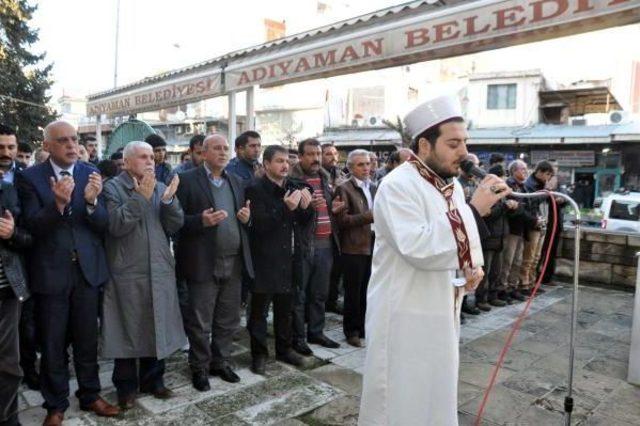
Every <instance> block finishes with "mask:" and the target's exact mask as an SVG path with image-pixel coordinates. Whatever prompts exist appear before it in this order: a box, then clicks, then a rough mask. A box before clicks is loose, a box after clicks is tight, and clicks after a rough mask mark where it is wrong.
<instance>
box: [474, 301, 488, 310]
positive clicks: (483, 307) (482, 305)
mask: <svg viewBox="0 0 640 426" xmlns="http://www.w3.org/2000/svg"><path fill="white" fill-rule="evenodd" d="M476 308H478V309H480V310H481V311H483V312H489V311H490V310H491V306H489V304H488V303H486V302H480V303H476Z"/></svg>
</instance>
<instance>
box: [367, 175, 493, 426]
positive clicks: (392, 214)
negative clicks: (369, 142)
mask: <svg viewBox="0 0 640 426" xmlns="http://www.w3.org/2000/svg"><path fill="white" fill-rule="evenodd" d="M376 197H377V198H376V202H375V205H374V213H373V215H374V218H375V223H376V241H375V248H374V252H373V266H372V273H371V279H370V281H369V289H368V293H367V316H366V336H367V355H366V361H365V366H364V383H363V390H362V400H361V406H360V418H359V422H358V424H359V425H362V426H364V425H366V426H369V425H385V426H387V425H398V426H410V425H437V426H449V425H457V424H458V415H457V387H458V357H459V355H458V343H459V316H458V314H457V313H456V312H454V311H455V310H456V307H455V305H458V306H457V308H458V309H459V305H460V300H458V301H457V302H456V303H455V305H454V292H455V290H454V287H453V285H452V280H453V278H455V273H456V270H458V269H459V264H458V256H457V245H456V242H455V240H454V236H453V232H452V230H451V225H450V223H449V220H448V219H447V216H446V211H447V205H446V203H445V200H444V197H443V196H442V195H441V194H440V192H438V190H437V189H436V188H435V187H434V186H432V185H431V184H430V183H428V182H427V181H426V180H425V179H424V178H422V177H421V176H420V175H419V174H418V172H417V170H416V169H415V167H414V166H412V165H411V164H409V163H404V164H403V165H401V166H399V167H398V168H397V169H396V170H394V171H393V172H392V173H390V174H389V175H387V176H386V177H385V178H384V180H383V181H382V184H381V185H380V187H379V189H378V192H377V195H376ZM453 198H454V201H455V204H456V206H457V208H458V210H459V211H460V215H461V217H462V219H463V221H464V225H465V229H466V231H467V235H468V236H469V239H470V247H471V258H472V261H473V265H474V266H480V265H482V262H483V259H482V248H481V245H480V238H479V236H478V229H477V226H476V222H475V219H474V216H473V212H472V211H471V209H470V208H469V206H468V205H467V204H466V202H465V198H464V193H463V190H462V187H461V185H460V183H459V182H458V181H457V180H456V181H455V189H454V193H453Z"/></svg>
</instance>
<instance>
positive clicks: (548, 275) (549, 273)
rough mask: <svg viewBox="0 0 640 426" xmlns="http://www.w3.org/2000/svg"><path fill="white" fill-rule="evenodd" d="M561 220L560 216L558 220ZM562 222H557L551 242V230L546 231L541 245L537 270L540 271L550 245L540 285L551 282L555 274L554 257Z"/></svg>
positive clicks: (556, 251)
mask: <svg viewBox="0 0 640 426" xmlns="http://www.w3.org/2000/svg"><path fill="white" fill-rule="evenodd" d="M559 220H563V219H562V216H561V215H560V219H559ZM561 224H562V222H559V225H558V227H556V234H555V235H554V237H553V240H551V230H548V231H547V234H546V235H545V238H544V243H543V244H542V253H541V254H540V262H539V265H538V268H540V270H542V267H543V266H544V260H545V256H546V255H547V250H549V244H551V253H550V255H549V264H548V265H547V269H546V270H545V271H544V276H543V277H542V283H543V284H546V283H549V282H551V281H552V279H553V275H554V274H555V273H556V257H557V253H558V243H559V242H560V234H562V226H561Z"/></svg>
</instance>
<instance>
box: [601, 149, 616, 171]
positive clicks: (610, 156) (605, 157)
mask: <svg viewBox="0 0 640 426" xmlns="http://www.w3.org/2000/svg"><path fill="white" fill-rule="evenodd" d="M596 164H597V165H598V167H602V168H605V169H615V168H617V167H620V153H619V152H608V153H606V154H602V153H600V154H596Z"/></svg>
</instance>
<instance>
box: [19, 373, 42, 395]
mask: <svg viewBox="0 0 640 426" xmlns="http://www.w3.org/2000/svg"><path fill="white" fill-rule="evenodd" d="M22 383H24V384H25V385H27V387H28V388H29V389H31V390H40V377H39V376H38V373H36V372H35V371H29V372H27V371H25V372H24V377H23V378H22Z"/></svg>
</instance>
